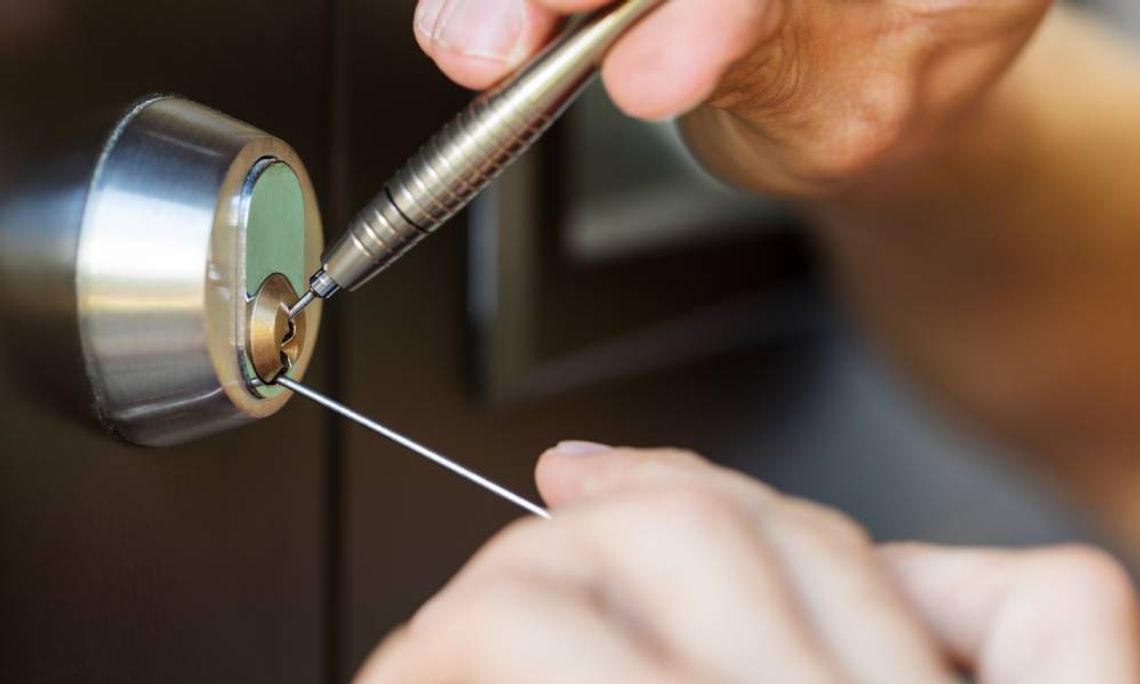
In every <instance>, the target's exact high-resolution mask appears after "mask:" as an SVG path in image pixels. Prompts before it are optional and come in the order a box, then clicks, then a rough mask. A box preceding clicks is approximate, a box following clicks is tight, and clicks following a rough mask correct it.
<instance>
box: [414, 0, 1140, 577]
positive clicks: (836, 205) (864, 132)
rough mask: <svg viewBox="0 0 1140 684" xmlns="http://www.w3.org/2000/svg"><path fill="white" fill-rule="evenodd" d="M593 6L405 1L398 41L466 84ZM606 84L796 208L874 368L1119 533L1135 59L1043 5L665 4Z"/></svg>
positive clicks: (1136, 275)
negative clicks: (971, 427)
mask: <svg viewBox="0 0 1140 684" xmlns="http://www.w3.org/2000/svg"><path fill="white" fill-rule="evenodd" d="M606 1H607V0H527V1H526V2H523V1H522V0H482V1H481V2H479V3H459V2H457V0H451V1H449V2H444V1H443V0H423V2H422V3H421V6H420V7H421V9H420V12H419V13H418V14H417V36H418V38H419V40H420V43H421V45H423V47H424V49H425V50H426V51H427V52H428V54H429V55H431V56H432V58H433V59H435V60H436V62H437V63H439V65H440V67H441V68H442V69H443V70H444V71H445V72H446V73H447V74H448V75H450V76H451V77H452V78H454V79H456V80H457V81H459V82H460V83H463V84H465V85H468V86H471V87H484V86H486V85H489V84H490V83H492V82H493V81H494V80H496V79H497V78H499V77H501V76H502V75H504V74H505V73H506V72H507V71H508V70H510V69H511V68H513V67H514V66H516V65H517V64H518V63H520V62H521V61H522V60H523V59H525V58H526V56H527V55H528V54H531V53H532V52H533V51H534V50H535V49H537V47H538V46H539V45H541V43H542V42H543V41H544V40H545V39H546V36H547V35H548V34H549V32H550V30H552V28H553V26H554V24H555V23H556V19H557V17H558V16H559V14H560V13H565V12H570V11H579V10H584V9H589V8H590V7H593V6H597V5H601V4H604V3H605V2H606ZM468 6H470V7H475V6H479V7H482V8H483V11H482V12H481V13H472V14H470V15H469V16H468V15H466V14H463V13H462V12H459V11H456V10H454V8H455V7H460V8H463V7H468ZM492 10H494V11H492ZM1043 18H1044V20H1043ZM1027 45H1028V47H1027ZM604 75H605V80H606V85H607V88H608V90H609V91H610V94H611V95H612V96H613V98H614V100H615V101H616V102H617V103H618V105H619V106H621V107H622V108H623V109H624V110H625V111H626V112H627V113H630V114H632V115H635V116H642V117H647V118H653V117H664V116H673V115H678V114H682V113H685V112H688V114H687V116H685V117H684V118H683V127H684V131H685V133H686V137H687V139H688V141H689V143H690V146H691V147H692V148H693V150H694V151H695V152H696V153H697V155H698V156H699V157H700V158H701V159H702V160H703V161H704V162H705V164H706V165H707V166H708V167H709V168H710V169H711V170H712V171H713V172H715V173H717V174H718V175H720V176H721V177H723V178H725V179H726V180H728V181H729V182H732V183H734V184H737V185H740V186H743V187H745V188H748V189H751V190H754V191H756V192H760V193H765V194H780V195H784V196H788V197H791V198H793V199H796V200H798V201H801V202H802V203H803V205H804V207H805V209H807V210H808V211H810V212H813V213H815V214H816V215H817V216H818V218H819V221H818V222H817V223H818V224H819V231H820V235H821V238H822V240H821V241H822V244H823V245H824V246H825V247H826V251H827V254H828V255H829V256H830V258H831V259H832V260H833V261H834V264H835V266H836V269H835V273H836V274H837V278H838V279H839V280H840V281H841V282H842V284H843V285H844V286H845V290H846V292H847V293H848V295H849V296H850V299H851V300H852V301H853V302H854V304H855V305H856V307H857V310H858V311H859V312H860V313H861V316H862V318H863V320H864V321H865V322H866V323H867V327H868V329H869V330H870V331H871V333H872V334H873V335H875V336H876V337H877V338H878V339H879V340H880V341H881V342H882V343H884V344H885V345H886V346H887V347H888V348H889V349H890V350H892V352H893V353H894V354H893V355H894V356H895V358H898V359H901V360H902V362H903V363H904V364H905V365H906V366H907V367H908V368H909V369H910V370H911V371H912V372H913V374H914V375H915V376H916V377H917V378H919V379H920V380H921V381H922V382H924V383H925V385H926V386H927V387H928V388H932V389H933V390H935V391H936V395H937V396H939V397H942V398H943V399H946V400H947V401H948V402H949V403H951V404H952V405H953V406H954V407H955V408H957V409H958V410H959V411H960V413H961V414H962V415H964V416H967V417H968V418H969V419H971V420H973V421H976V422H981V423H982V424H983V425H985V426H986V427H987V428H989V429H990V430H991V431H993V432H994V433H995V434H997V435H999V436H1001V437H1004V438H1006V439H1008V440H1009V441H1011V442H1012V443H1014V444H1016V445H1018V446H1020V447H1021V448H1023V449H1024V450H1025V451H1027V452H1029V453H1032V454H1033V455H1035V456H1037V455H1040V456H1041V457H1043V459H1044V462H1045V463H1047V464H1048V465H1049V466H1050V467H1051V468H1052V472H1053V474H1054V475H1055V476H1056V478H1057V479H1058V481H1059V482H1062V483H1064V484H1066V485H1069V486H1072V487H1074V488H1075V489H1076V491H1077V492H1079V493H1080V494H1081V495H1083V496H1084V497H1086V498H1087V499H1088V500H1089V501H1090V502H1092V503H1094V504H1096V505H1097V506H1099V507H1100V512H1101V513H1102V514H1103V515H1104V517H1105V518H1106V519H1107V520H1109V521H1113V522H1114V524H1117V526H1118V527H1119V528H1120V530H1121V531H1124V532H1127V533H1128V537H1127V538H1129V539H1137V538H1140V529H1129V527H1130V526H1135V527H1138V528H1140V510H1138V509H1140V302H1138V301H1137V300H1140V267H1138V266H1137V265H1136V264H1137V262H1138V260H1140V58H1138V57H1137V55H1136V53H1135V52H1133V51H1132V50H1130V49H1129V48H1128V47H1126V46H1125V45H1124V44H1123V43H1122V42H1120V41H1119V40H1117V39H1115V38H1113V37H1112V36H1111V35H1110V34H1109V33H1108V32H1107V31H1106V30H1105V29H1104V28H1102V27H1099V26H1098V25H1097V24H1096V23H1095V22H1093V21H1091V20H1088V19H1087V18H1084V17H1082V16H1081V15H1079V14H1077V13H1076V12H1074V11H1071V10H1068V9H1053V10H1051V11H1050V2H1049V0H952V1H948V0H863V1H860V2H845V1H842V0H671V2H669V3H667V4H666V5H665V6H663V7H662V8H661V9H660V10H658V11H657V12H655V13H654V14H653V15H652V16H650V17H649V18H648V19H647V20H646V21H645V22H644V23H643V24H642V25H639V26H638V27H636V28H635V29H634V31H633V32H631V33H630V35H628V36H627V37H626V38H625V39H623V41H622V42H621V43H619V44H618V46H617V47H616V49H615V50H614V51H613V52H612V53H611V55H610V56H609V57H608V59H607V61H606V64H605V71H604ZM702 103H704V104H702ZM1129 521H1137V522H1131V523H1130V522H1129ZM1136 551H1137V554H1138V555H1140V543H1137V544H1136Z"/></svg>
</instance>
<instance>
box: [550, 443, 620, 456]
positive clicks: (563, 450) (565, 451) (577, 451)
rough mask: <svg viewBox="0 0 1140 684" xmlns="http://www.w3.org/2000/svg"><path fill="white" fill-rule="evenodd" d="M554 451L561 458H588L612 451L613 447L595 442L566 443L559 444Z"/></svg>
mask: <svg viewBox="0 0 1140 684" xmlns="http://www.w3.org/2000/svg"><path fill="white" fill-rule="evenodd" d="M554 450H555V451H557V452H558V453H559V454H561V455H563V456H589V455H590V454H598V453H601V452H603V451H612V450H613V447H612V446H608V445H606V444H598V443H597V442H579V441H568V442H559V443H558V446H556V447H554Z"/></svg>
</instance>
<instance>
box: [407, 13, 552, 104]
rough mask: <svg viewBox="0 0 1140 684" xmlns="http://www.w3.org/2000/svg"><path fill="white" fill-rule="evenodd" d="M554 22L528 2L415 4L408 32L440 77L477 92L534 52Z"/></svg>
mask: <svg viewBox="0 0 1140 684" xmlns="http://www.w3.org/2000/svg"><path fill="white" fill-rule="evenodd" d="M558 20H559V15H558V13H556V12H555V11H553V10H551V9H550V8H548V7H545V6H543V5H540V4H538V3H536V2H532V1H531V0H420V3H419V5H418V6H417V7H416V12H415V19H414V33H415V36H416V42H417V43H419V45H420V48H421V49H422V50H423V51H424V52H425V53H427V55H428V56H429V57H431V58H432V60H433V61H434V62H435V63H436V64H437V65H438V66H439V68H440V70H441V71H443V73H444V74H446V75H447V76H448V77H449V78H451V79H452V80H453V81H455V82H456V83H459V84H460V85H462V86H465V87H467V88H472V89H478V90H482V89H485V88H488V87H490V86H491V85H493V84H494V83H496V82H497V81H499V80H501V79H502V78H503V77H504V76H506V75H507V74H509V73H511V72H512V71H514V70H515V69H517V68H518V67H519V66H521V65H522V64H523V62H525V61H526V60H527V58H529V57H530V56H531V55H532V54H534V53H535V52H537V51H538V50H539V48H540V47H541V46H542V45H543V44H545V43H546V41H547V40H548V39H549V37H550V34H551V33H552V32H553V30H554V27H555V26H556V25H557V23H558Z"/></svg>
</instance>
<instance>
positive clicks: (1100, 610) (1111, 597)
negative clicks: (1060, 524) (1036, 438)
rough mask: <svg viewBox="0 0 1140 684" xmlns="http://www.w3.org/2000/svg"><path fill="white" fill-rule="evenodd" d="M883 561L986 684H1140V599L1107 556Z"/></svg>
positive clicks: (976, 552) (908, 554)
mask: <svg viewBox="0 0 1140 684" xmlns="http://www.w3.org/2000/svg"><path fill="white" fill-rule="evenodd" d="M880 556H881V558H882V559H883V560H884V561H885V563H886V565H887V567H888V568H889V570H890V571H891V572H892V573H893V574H894V576H895V577H896V578H897V580H898V582H899V583H900V584H901V586H902V587H903V588H904V591H905V592H906V594H907V595H908V597H909V598H910V600H911V602H912V603H913V605H915V606H916V607H917V608H918V610H919V612H920V613H921V614H922V615H923V616H924V618H925V620H926V622H927V624H929V626H930V628H931V629H932V630H933V631H934V632H935V633H936V634H937V635H938V637H939V638H940V639H941V640H942V641H943V642H944V643H945V644H946V645H947V647H948V648H949V649H950V651H951V652H952V653H953V654H954V655H955V656H956V657H957V658H958V659H959V660H961V662H962V663H963V664H965V665H967V666H968V667H970V668H971V669H973V670H974V671H975V672H976V675H977V678H978V681H980V682H982V683H983V684H1028V683H1030V682H1032V683H1033V684H1078V683H1080V682H1098V683H1100V684H1117V683H1119V684H1123V683H1125V682H1137V681H1140V662H1138V656H1137V653H1138V652H1140V649H1138V647H1137V644H1138V643H1140V627H1138V625H1137V608H1136V594H1135V591H1134V589H1133V586H1132V583H1131V581H1130V580H1129V578H1128V575H1127V573H1126V572H1125V571H1124V570H1123V569H1122V568H1121V566H1120V565H1119V563H1117V562H1116V561H1115V560H1113V559H1112V558H1111V557H1110V556H1108V555H1107V554H1105V553H1104V552H1101V551H1098V550H1095V549H1091V548H1086V547H1054V548H1046V549H1037V550H1031V551H1008V550H987V549H947V548H939V547H932V546H923V545H917V544H904V545H889V546H886V547H883V548H882V549H881V550H880Z"/></svg>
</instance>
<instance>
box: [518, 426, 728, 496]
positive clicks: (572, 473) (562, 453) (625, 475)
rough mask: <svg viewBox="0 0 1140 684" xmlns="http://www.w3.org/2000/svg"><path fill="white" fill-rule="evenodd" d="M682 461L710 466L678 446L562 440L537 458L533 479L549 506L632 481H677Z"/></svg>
mask: <svg viewBox="0 0 1140 684" xmlns="http://www.w3.org/2000/svg"><path fill="white" fill-rule="evenodd" d="M686 464H691V465H694V466H699V467H700V466H703V467H705V468H708V467H711V464H709V463H708V461H705V460H704V459H703V458H701V457H700V456H698V455H697V454H694V453H692V452H689V451H684V450H680V449H632V448H619V447H611V446H606V445H604V444H597V443H594V442H582V441H566V442H562V443H560V444H559V445H558V446H556V447H554V448H553V449H549V450H547V451H546V453H544V454H542V456H540V457H539V459H538V465H537V466H536V467H535V481H536V482H537V484H538V489H539V492H540V493H541V494H542V498H543V499H544V500H545V501H546V502H547V503H548V504H550V505H551V506H553V507H559V506H564V505H568V504H570V503H572V502H574V501H577V500H580V499H586V498H589V497H591V496H594V495H599V494H605V493H607V492H611V491H614V490H616V489H619V488H624V487H626V486H631V485H633V484H635V483H639V484H651V483H654V482H657V483H677V482H678V481H679V480H681V479H683V477H682V476H680V475H679V474H678V468H674V467H673V466H678V467H683V466H685V465H686Z"/></svg>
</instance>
